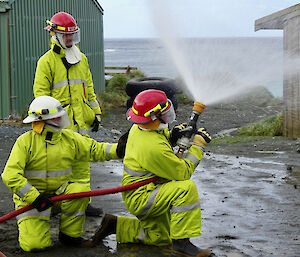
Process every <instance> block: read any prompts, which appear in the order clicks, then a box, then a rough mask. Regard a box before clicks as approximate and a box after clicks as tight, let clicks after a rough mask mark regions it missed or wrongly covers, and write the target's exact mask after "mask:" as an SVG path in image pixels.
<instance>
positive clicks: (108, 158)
mask: <svg viewBox="0 0 300 257" xmlns="http://www.w3.org/2000/svg"><path fill="white" fill-rule="evenodd" d="M110 148H111V144H108V145H107V146H106V147H105V154H106V157H107V158H106V159H107V160H110V159H111V156H110V153H109V151H110Z"/></svg>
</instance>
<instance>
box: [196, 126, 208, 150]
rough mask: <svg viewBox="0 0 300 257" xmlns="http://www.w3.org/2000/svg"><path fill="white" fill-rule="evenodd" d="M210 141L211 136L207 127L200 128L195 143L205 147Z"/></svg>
mask: <svg viewBox="0 0 300 257" xmlns="http://www.w3.org/2000/svg"><path fill="white" fill-rule="evenodd" d="M210 141H211V136H210V135H209V134H208V132H207V131H206V130H205V128H199V129H198V131H197V132H196V134H195V136H194V140H193V144H194V145H198V146H201V147H203V148H204V147H205V146H206V145H207V144H208V143H209V142H210Z"/></svg>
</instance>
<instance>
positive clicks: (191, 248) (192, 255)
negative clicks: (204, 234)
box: [173, 238, 212, 257]
mask: <svg viewBox="0 0 300 257" xmlns="http://www.w3.org/2000/svg"><path fill="white" fill-rule="evenodd" d="M173 251H174V252H175V253H177V254H181V255H184V256H188V257H209V256H211V254H212V252H211V251H210V250H209V249H204V250H202V249H200V248H198V247H197V246H195V245H193V244H192V243H191V242H190V240H189V238H185V239H177V240H173Z"/></svg>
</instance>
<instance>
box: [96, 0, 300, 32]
mask: <svg viewBox="0 0 300 257" xmlns="http://www.w3.org/2000/svg"><path fill="white" fill-rule="evenodd" d="M98 2H99V3H100V4H101V6H102V8H103V9H104V37H105V38H149V37H157V36H158V32H157V26H159V25H158V24H163V23H168V24H169V25H168V26H172V27H173V28H171V29H172V30H175V31H176V33H177V35H178V36H184V37H261V36H263V37H268V36H282V31H276V30H262V31H257V32H254V22H255V20H256V19H259V18H261V17H264V16H266V15H269V14H271V13H274V12H277V11H280V10H282V9H285V8H287V7H290V6H292V5H295V4H298V3H300V2H299V0H298V1H295V0H98ZM170 20H172V22H170ZM154 24H156V25H154Z"/></svg>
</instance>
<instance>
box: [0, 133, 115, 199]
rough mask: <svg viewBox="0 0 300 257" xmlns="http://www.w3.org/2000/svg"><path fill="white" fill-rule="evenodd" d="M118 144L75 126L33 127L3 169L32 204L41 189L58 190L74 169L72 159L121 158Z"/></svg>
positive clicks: (13, 188)
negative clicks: (86, 134)
mask: <svg viewBox="0 0 300 257" xmlns="http://www.w3.org/2000/svg"><path fill="white" fill-rule="evenodd" d="M116 148H117V144H109V143H98V142H97V141H95V140H93V139H90V138H87V137H84V136H82V135H80V134H78V133H76V132H73V131H71V130H67V129H63V130H62V131H61V132H52V130H50V129H49V128H46V127H45V128H44V131H43V132H42V134H37V133H36V132H34V131H33V130H31V131H28V132H26V133H24V134H23V135H21V136H20V137H19V138H18V139H17V140H16V142H15V144H14V146H13V148H12V151H11V154H10V156H9V159H8V161H7V163H6V166H5V168H4V171H3V173H2V179H3V182H4V183H5V184H6V185H7V186H8V187H9V188H10V189H11V191H12V192H13V193H14V194H15V195H14V198H15V197H17V196H18V197H20V198H21V199H22V200H23V201H25V202H27V203H28V204H31V203H32V202H33V201H34V200H35V199H36V197H37V196H39V194H40V193H55V192H56V191H57V190H58V189H59V188H60V187H61V186H62V185H63V184H64V183H65V182H67V181H68V180H69V178H70V176H71V173H72V163H73V162H74V160H79V161H93V162H95V161H105V160H110V159H117V158H118V156H117V154H116Z"/></svg>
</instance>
